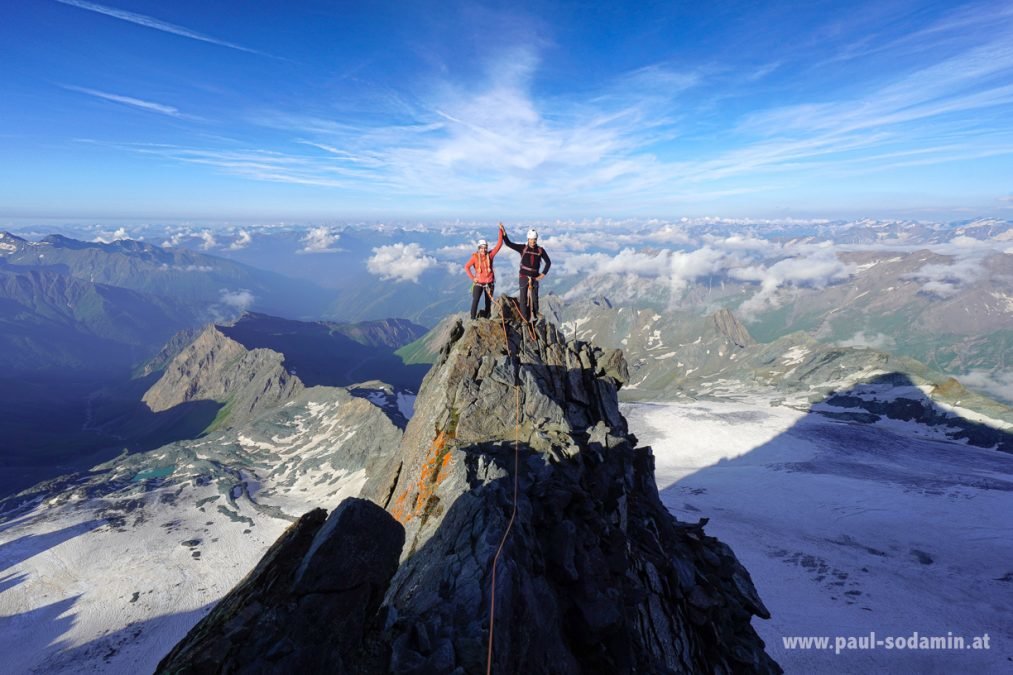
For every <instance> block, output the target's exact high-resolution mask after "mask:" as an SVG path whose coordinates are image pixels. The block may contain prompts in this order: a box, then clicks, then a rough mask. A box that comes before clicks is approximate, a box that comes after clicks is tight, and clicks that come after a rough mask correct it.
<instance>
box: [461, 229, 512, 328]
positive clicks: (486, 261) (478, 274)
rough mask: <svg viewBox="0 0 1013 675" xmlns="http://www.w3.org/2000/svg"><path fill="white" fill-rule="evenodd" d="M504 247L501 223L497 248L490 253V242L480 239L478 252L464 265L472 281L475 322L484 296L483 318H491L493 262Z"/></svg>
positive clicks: (472, 315)
mask: <svg viewBox="0 0 1013 675" xmlns="http://www.w3.org/2000/svg"><path fill="white" fill-rule="evenodd" d="M502 247H503V224H502V223H501V224H500V229H499V239H498V240H497V241H496V247H495V248H494V249H493V250H491V251H490V250H489V242H487V241H486V240H485V239H480V240H479V241H478V250H477V251H475V252H474V253H472V254H471V257H470V258H469V259H468V262H466V263H465V264H464V272H465V274H467V275H468V278H470V279H471V281H472V286H471V318H472V319H473V320H474V319H475V317H476V316H477V315H478V299H479V297H481V296H482V295H484V296H485V311H484V312H482V316H485V317H488V316H489V312H490V304H491V302H492V294H493V290H494V288H495V286H496V274H495V272H493V270H492V261H493V258H495V257H496V254H497V253H499V250H500V248H502ZM472 270H474V271H472Z"/></svg>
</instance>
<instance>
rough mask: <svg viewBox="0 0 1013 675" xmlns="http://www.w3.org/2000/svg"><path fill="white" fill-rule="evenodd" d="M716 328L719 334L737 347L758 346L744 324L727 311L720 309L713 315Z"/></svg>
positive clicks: (712, 318)
mask: <svg viewBox="0 0 1013 675" xmlns="http://www.w3.org/2000/svg"><path fill="white" fill-rule="evenodd" d="M711 320H712V321H713V322H714V327H715V328H716V329H717V331H718V333H720V334H721V335H724V336H725V337H726V338H728V339H729V340H731V341H732V344H734V345H735V346H736V347H748V346H749V345H754V344H756V340H754V339H753V336H752V335H750V334H749V331H748V330H746V327H745V326H743V325H742V322H741V321H739V320H738V319H736V318H735V315H734V314H732V313H731V312H730V311H728V310H727V309H720V310H718V311H717V312H715V313H714V314H712V315H711Z"/></svg>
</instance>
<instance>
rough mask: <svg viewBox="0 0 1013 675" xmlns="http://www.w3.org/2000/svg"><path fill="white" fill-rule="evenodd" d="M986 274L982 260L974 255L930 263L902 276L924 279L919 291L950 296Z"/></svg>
mask: <svg viewBox="0 0 1013 675" xmlns="http://www.w3.org/2000/svg"><path fill="white" fill-rule="evenodd" d="M987 275H988V271H987V270H986V269H985V267H984V265H983V264H982V261H981V260H980V259H979V258H976V257H967V258H957V259H956V260H954V261H953V262H952V263H950V264H945V263H930V264H928V265H925V266H923V267H921V268H920V269H918V270H917V271H915V272H911V273H910V274H905V275H904V276H903V277H902V278H904V279H913V280H915V281H924V282H925V283H924V284H922V287H921V291H922V292H923V293H929V294H932V295H935V296H936V297H939V298H942V299H944V300H945V299H946V298H951V297H953V296H954V295H956V294H957V293H959V292H960V291H961V289H962V288H963V287H965V286H970V285H972V284H974V283H976V282H978V281H980V280H982V279H984V278H985V277H986V276H987Z"/></svg>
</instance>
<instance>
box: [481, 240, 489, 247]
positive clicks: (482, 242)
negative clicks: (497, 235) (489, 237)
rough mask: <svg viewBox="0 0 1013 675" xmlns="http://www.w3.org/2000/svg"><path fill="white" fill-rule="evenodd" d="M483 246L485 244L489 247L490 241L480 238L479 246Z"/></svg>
mask: <svg viewBox="0 0 1013 675" xmlns="http://www.w3.org/2000/svg"><path fill="white" fill-rule="evenodd" d="M483 246H485V247H486V248H489V242H487V241H486V240H485V239H479V240H478V247H479V248H482V247H483Z"/></svg>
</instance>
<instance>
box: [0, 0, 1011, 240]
mask: <svg viewBox="0 0 1013 675" xmlns="http://www.w3.org/2000/svg"><path fill="white" fill-rule="evenodd" d="M0 60H2V62H3V63H4V64H5V65H4V67H3V68H2V69H0V90H2V91H3V92H4V95H3V97H0V155H2V157H3V161H2V162H0V219H2V220H0V222H2V221H9V222H15V221H25V220H32V219H43V218H55V219H67V220H82V219H92V220H101V219H109V220H113V219H128V220H129V219H135V220H158V219H163V220H179V219H206V220H208V221H209V222H210V221H231V222H241V221H265V222H266V221H271V220H287V221H297V220H306V221H314V220H315V221H323V220H338V219H355V218H443V217H468V218H488V219H491V220H496V219H520V218H545V217H559V218H585V217H594V216H609V217H630V216H634V217H636V216H655V217H664V218H674V217H680V216H691V217H692V216H719V217H757V218H783V217H800V218H806V217H830V218H851V217H866V216H867V217H884V218H886V217H907V218H916V219H943V220H946V219H950V220H956V219H962V218H969V217H976V216H1005V217H1009V216H1010V215H1011V214H1013V5H1011V4H1010V3H1009V2H994V3H990V2H971V3H963V4H961V3H953V2H938V3H934V2H916V1H910V2H891V1H885V2H884V1H882V0H878V1H876V2H861V1H858V2H819V1H815V2H766V3H762V2H761V3H746V2H720V1H716V2H705V3H703V2H647V1H645V2H637V3H627V2H621V3H619V2H617V3H612V4H609V3H583V2H557V3H549V2H536V3H524V2H503V3H481V4H479V3H470V2H452V1H450V2H433V3H427V2H407V1H400V2H384V3H379V2H322V1H316V0H301V1H300V2H280V1H279V2H270V1H268V0H262V1H257V2H238V1H237V2H210V3H209V2H206V1H201V2H191V1H190V0H177V1H174V2H156V1H153V0H147V1H144V0H102V1H101V2H91V1H85V0H32V1H31V2H21V3H13V2H7V3H3V7H2V8H0Z"/></svg>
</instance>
